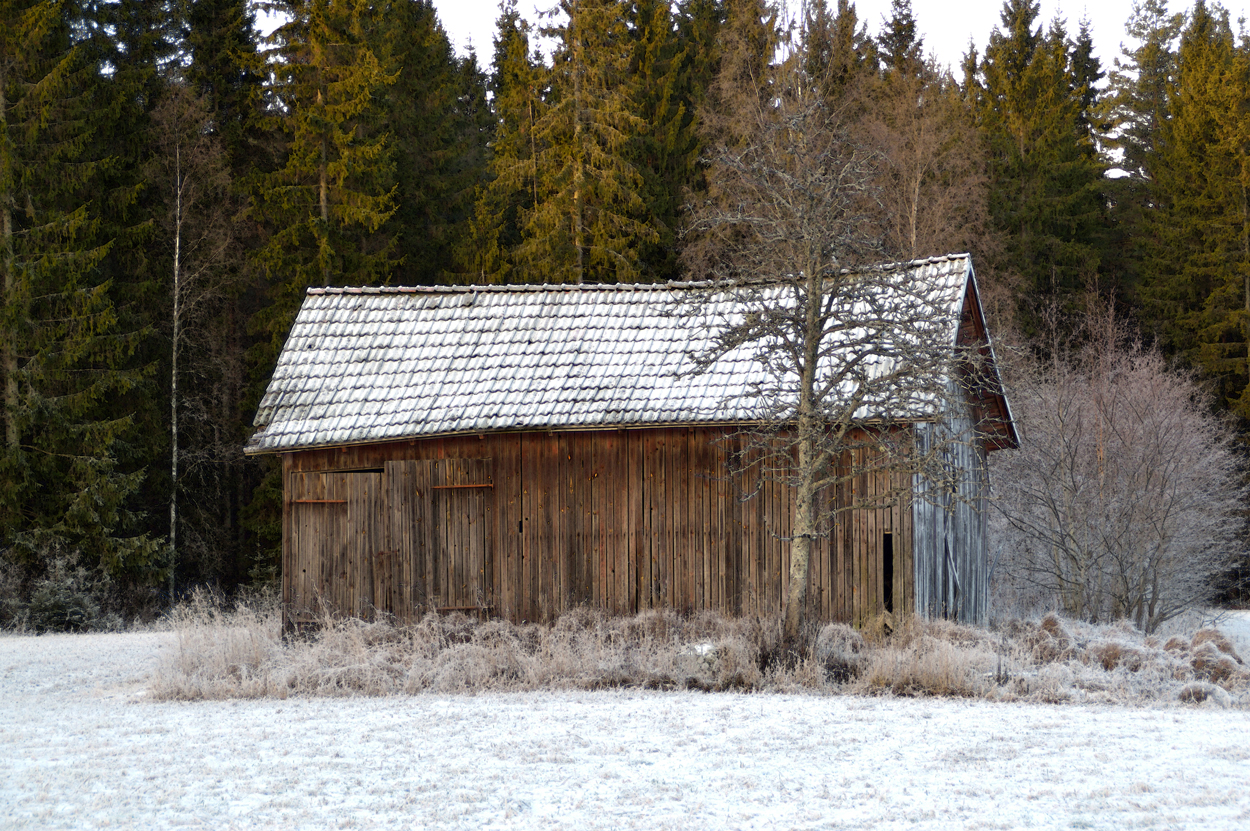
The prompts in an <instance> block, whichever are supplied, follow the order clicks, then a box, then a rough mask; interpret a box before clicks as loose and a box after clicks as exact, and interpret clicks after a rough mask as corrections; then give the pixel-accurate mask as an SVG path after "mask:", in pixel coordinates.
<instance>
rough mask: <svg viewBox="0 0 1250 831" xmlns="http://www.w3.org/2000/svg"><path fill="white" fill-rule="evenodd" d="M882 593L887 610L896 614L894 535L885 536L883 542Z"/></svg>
mask: <svg viewBox="0 0 1250 831" xmlns="http://www.w3.org/2000/svg"><path fill="white" fill-rule="evenodd" d="M881 593H882V595H883V597H882V601H883V602H884V603H885V610H886V611H887V612H889V613H891V614H893V612H894V535H893V534H889V533H887V534H885V535H884V536H883V537H882V540H881Z"/></svg>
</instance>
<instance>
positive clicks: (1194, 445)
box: [992, 311, 1246, 632]
mask: <svg viewBox="0 0 1250 831" xmlns="http://www.w3.org/2000/svg"><path fill="white" fill-rule="evenodd" d="M1090 328H1092V330H1093V331H1092V332H1091V331H1088V330H1089V329H1090ZM1086 337H1087V338H1088V342H1087V344H1086V345H1085V347H1084V348H1083V349H1081V350H1079V351H1071V350H1068V349H1066V348H1065V346H1064V344H1063V340H1062V339H1061V338H1059V337H1057V336H1055V337H1054V338H1053V342H1052V343H1051V344H1050V346H1049V349H1048V350H1047V351H1049V353H1050V354H1048V355H1046V356H1045V357H1044V359H1043V360H1040V361H1037V362H1035V363H1033V364H1032V365H1031V366H1029V367H1027V368H1024V369H1023V370H1022V371H1021V372H1020V373H1018V375H1019V377H1018V379H1017V382H1016V384H1015V390H1014V395H1013V401H1014V407H1015V411H1016V416H1017V420H1018V422H1019V423H1020V425H1021V428H1022V432H1023V439H1022V442H1021V445H1020V449H1019V451H1018V452H1016V453H1012V454H1005V455H1003V456H1000V457H999V458H998V460H997V462H996V464H995V465H994V468H993V471H992V472H993V475H994V478H995V482H996V490H997V492H998V498H997V499H996V500H995V505H996V507H997V509H998V510H997V511H996V514H997V516H996V518H995V521H994V523H993V526H992V527H993V537H994V538H995V547H996V548H997V549H998V550H999V551H1000V552H1001V555H1000V556H1001V557H1002V562H1001V565H1000V569H1001V576H1002V579H1001V580H998V579H996V582H998V583H999V584H1000V588H1002V587H1010V588H1012V589H1014V590H1015V592H1016V597H1017V600H1018V601H1020V602H1021V603H1022V604H1029V603H1030V602H1032V603H1033V604H1035V605H1037V606H1041V607H1043V608H1055V607H1058V608H1059V609H1060V610H1062V611H1063V612H1064V613H1065V614H1067V615H1069V616H1071V617H1074V618H1078V619H1081V620H1088V621H1094V622H1099V621H1109V620H1119V619H1127V620H1129V621H1131V622H1132V623H1133V624H1134V625H1135V626H1137V627H1138V628H1139V629H1142V630H1143V631H1146V632H1153V631H1154V630H1155V629H1157V628H1158V626H1159V625H1160V624H1161V623H1163V622H1164V621H1166V620H1168V619H1169V618H1172V617H1175V616H1176V615H1177V614H1180V613H1181V612H1183V611H1185V610H1186V609H1188V608H1190V607H1191V606H1193V605H1195V604H1198V603H1202V602H1204V601H1207V600H1209V599H1210V597H1211V595H1212V593H1213V591H1214V589H1215V586H1216V583H1217V581H1218V580H1219V579H1220V578H1222V577H1224V576H1225V575H1226V574H1227V573H1228V570H1229V569H1230V567H1231V566H1232V565H1233V563H1234V562H1236V561H1237V560H1238V558H1239V557H1241V556H1244V550H1245V548H1244V543H1243V542H1242V541H1241V532H1242V529H1243V526H1244V519H1243V514H1244V500H1245V496H1246V486H1245V484H1244V479H1243V475H1242V471H1241V469H1240V464H1239V458H1238V454H1237V453H1236V451H1235V447H1234V440H1235V433H1234V432H1233V430H1232V429H1231V428H1230V427H1229V425H1227V424H1225V423H1223V422H1221V421H1220V419H1218V418H1217V417H1216V416H1214V415H1212V414H1211V413H1210V411H1209V410H1208V408H1207V403H1206V401H1205V397H1206V396H1205V395H1204V393H1203V391H1202V390H1201V388H1200V387H1199V386H1198V385H1197V384H1196V383H1195V382H1194V380H1193V379H1192V378H1190V377H1189V376H1187V375H1185V374H1182V373H1178V372H1176V371H1173V370H1171V369H1169V368H1168V366H1167V363H1166V361H1165V360H1164V358H1163V356H1162V355H1160V354H1159V353H1158V351H1156V350H1153V349H1148V348H1145V347H1142V346H1141V345H1140V344H1139V343H1137V342H1136V341H1135V340H1134V339H1133V338H1132V337H1130V335H1129V332H1128V331H1127V330H1126V328H1125V327H1124V326H1123V325H1122V324H1120V323H1118V322H1117V321H1116V319H1115V316H1114V314H1113V313H1112V312H1111V311H1104V312H1102V313H1101V314H1099V315H1095V316H1092V317H1090V318H1089V319H1088V320H1087V321H1086ZM1035 610H1036V609H1027V610H1026V609H1018V610H1016V611H1035Z"/></svg>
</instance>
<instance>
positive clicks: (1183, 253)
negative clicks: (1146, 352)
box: [1143, 2, 1250, 417]
mask: <svg viewBox="0 0 1250 831" xmlns="http://www.w3.org/2000/svg"><path fill="white" fill-rule="evenodd" d="M1248 89H1250V58H1248V56H1247V50H1246V49H1245V48H1244V47H1243V48H1242V49H1238V48H1237V46H1236V44H1235V41H1234V37H1233V33H1232V30H1231V27H1230V26H1229V23H1228V15H1227V13H1226V12H1224V11H1223V10H1221V9H1219V8H1218V7H1213V8H1208V7H1207V6H1206V4H1205V3H1203V2H1198V3H1196V4H1195V5H1194V8H1193V10H1192V11H1191V13H1190V15H1189V20H1188V22H1187V24H1186V26H1185V28H1184V31H1183V32H1182V34H1181V40H1180V47H1179V50H1178V55H1177V67H1176V73H1175V77H1174V79H1173V80H1172V81H1171V83H1169V84H1168V87H1167V99H1166V102H1165V107H1166V118H1165V119H1164V120H1163V121H1162V123H1161V124H1160V126H1159V129H1158V131H1157V137H1156V139H1155V141H1154V146H1153V149H1152V150H1151V151H1150V152H1149V153H1148V154H1147V156H1146V161H1145V167H1146V170H1147V173H1148V175H1149V176H1150V181H1151V188H1150V195H1151V199H1152V201H1153V205H1154V207H1153V209H1152V210H1151V211H1150V213H1149V215H1148V217H1147V227H1148V228H1149V229H1150V232H1151V233H1150V238H1149V242H1148V245H1149V248H1148V254H1147V257H1146V268H1145V276H1144V281H1145V286H1144V287H1143V295H1144V297H1145V301H1146V313H1147V315H1148V316H1149V318H1150V319H1151V320H1153V321H1155V324H1156V327H1157V330H1158V331H1159V332H1160V333H1161V334H1162V335H1163V336H1164V338H1165V340H1166V342H1167V344H1168V345H1169V346H1170V347H1171V348H1172V349H1174V350H1177V351H1179V352H1180V353H1181V354H1183V355H1184V356H1185V357H1186V359H1188V360H1189V361H1190V362H1192V363H1193V364H1195V365H1197V366H1199V367H1200V368H1201V369H1202V370H1204V371H1205V372H1206V373H1208V374H1209V375H1210V376H1211V377H1213V378H1214V379H1215V380H1216V382H1217V391H1218V393H1219V396H1220V398H1221V400H1222V401H1224V402H1226V403H1227V404H1228V405H1229V406H1231V407H1232V408H1233V409H1234V410H1235V411H1236V412H1237V413H1239V414H1240V415H1241V416H1243V417H1246V416H1250V396H1248V395H1247V392H1246V390H1247V378H1248V377H1250V372H1248V367H1247V362H1248V361H1250V353H1248V350H1247V344H1248V343H1250V208H1248V207H1247V206H1248V205H1250V199H1248V197H1247V193H1248V192H1250V116H1248V112H1250V93H1248V92H1247V90H1248Z"/></svg>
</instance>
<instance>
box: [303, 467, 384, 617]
mask: <svg viewBox="0 0 1250 831" xmlns="http://www.w3.org/2000/svg"><path fill="white" fill-rule="evenodd" d="M290 495H291V502H290V505H289V510H290V512H291V540H290V544H289V547H288V551H287V557H286V563H285V565H286V566H287V568H286V574H285V575H284V579H283V601H284V602H285V603H286V606H287V614H288V620H289V622H291V623H306V622H311V621H315V620H316V619H317V617H318V616H319V615H320V614H321V613H322V612H323V611H325V612H330V613H334V614H345V615H354V616H357V617H365V618H368V617H371V616H372V615H373V612H374V568H373V564H374V560H375V559H377V558H378V556H379V554H380V553H381V552H382V547H383V546H382V543H383V542H384V535H383V533H382V532H383V530H384V523H383V519H384V517H383V514H382V503H381V496H382V474H381V472H378V471H368V472H359V471H336V472H330V473H293V474H291V481H290Z"/></svg>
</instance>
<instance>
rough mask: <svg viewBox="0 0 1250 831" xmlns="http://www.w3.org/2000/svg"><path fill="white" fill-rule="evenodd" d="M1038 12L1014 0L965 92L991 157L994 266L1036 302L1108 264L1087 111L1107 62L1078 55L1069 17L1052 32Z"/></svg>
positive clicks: (1084, 282)
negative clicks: (997, 244)
mask: <svg viewBox="0 0 1250 831" xmlns="http://www.w3.org/2000/svg"><path fill="white" fill-rule="evenodd" d="M1037 14H1038V4H1037V2H1036V1H1035V0H1008V1H1007V2H1006V3H1004V6H1003V12H1002V28H995V30H994V31H993V33H992V34H991V35H990V40H989V44H988V46H987V47H986V52H985V56H984V58H983V59H982V60H981V62H980V65H979V66H978V67H977V71H976V74H975V75H973V76H972V77H971V78H970V79H969V83H968V89H967V90H966V91H965V95H966V96H968V97H970V98H971V100H972V103H973V107H974V111H975V113H976V117H977V124H978V128H979V132H980V134H981V137H982V141H983V142H984V146H985V148H986V151H987V153H988V158H989V167H988V171H989V176H990V182H991V186H990V195H989V210H990V216H991V219H992V222H993V225H994V227H995V229H996V230H997V232H998V234H999V235H1000V237H1001V240H1002V246H1003V247H1002V253H1001V255H1000V256H999V257H998V258H997V259H998V261H997V262H996V263H994V265H995V266H996V267H997V268H998V270H1000V271H1002V272H1006V273H1007V274H1008V275H1015V277H1016V278H1017V279H1019V280H1021V283H1022V284H1021V288H1022V289H1023V291H1024V292H1025V294H1024V297H1025V298H1026V302H1030V301H1038V300H1041V301H1043V302H1050V301H1051V300H1058V301H1061V302H1062V301H1065V300H1069V299H1071V298H1073V297H1074V296H1075V295H1077V294H1079V293H1080V292H1081V291H1083V290H1084V289H1085V288H1086V287H1087V286H1088V285H1090V284H1091V283H1093V282H1094V281H1095V280H1096V278H1097V275H1098V273H1099V272H1098V268H1099V260H1098V242H1099V236H1100V234H1101V233H1102V228H1103V222H1104V220H1103V215H1102V197H1101V188H1102V168H1101V165H1100V162H1099V159H1098V155H1097V150H1096V147H1095V145H1094V142H1093V139H1092V136H1091V133H1090V129H1089V123H1088V120H1087V111H1088V107H1089V95H1090V83H1091V81H1092V80H1093V79H1095V77H1096V76H1097V75H1098V73H1099V68H1098V66H1097V65H1096V63H1095V62H1094V61H1095V59H1094V58H1093V56H1092V55H1087V56H1084V57H1083V58H1082V59H1081V62H1080V63H1079V64H1078V61H1077V57H1078V53H1077V51H1076V48H1075V46H1074V44H1073V43H1072V42H1071V41H1070V40H1069V39H1068V36H1067V32H1066V30H1065V28H1064V26H1063V24H1062V21H1059V20H1056V21H1054V22H1053V23H1052V24H1051V26H1050V29H1049V30H1048V31H1047V33H1046V34H1045V36H1043V35H1042V31H1041V27H1040V25H1037ZM1024 311H1025V312H1026V320H1027V319H1028V314H1027V312H1028V311H1029V310H1028V309H1025V310H1024Z"/></svg>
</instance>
